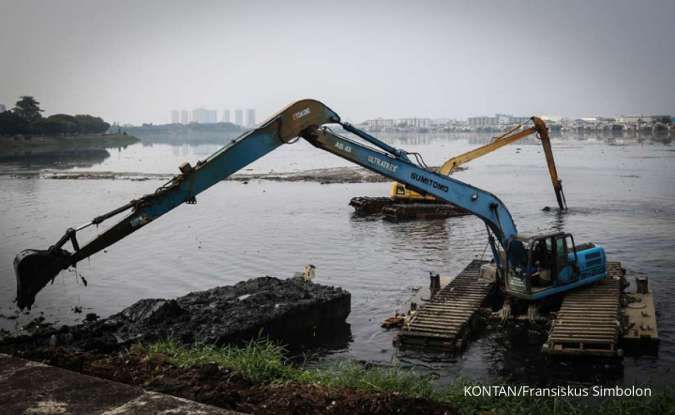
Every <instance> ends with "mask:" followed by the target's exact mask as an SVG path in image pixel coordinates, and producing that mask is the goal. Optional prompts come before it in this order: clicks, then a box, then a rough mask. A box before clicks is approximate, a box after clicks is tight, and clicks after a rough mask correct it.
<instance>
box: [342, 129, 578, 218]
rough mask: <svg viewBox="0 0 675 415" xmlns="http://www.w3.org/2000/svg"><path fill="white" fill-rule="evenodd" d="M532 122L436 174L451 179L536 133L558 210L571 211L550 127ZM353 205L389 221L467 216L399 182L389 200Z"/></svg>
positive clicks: (372, 199)
mask: <svg viewBox="0 0 675 415" xmlns="http://www.w3.org/2000/svg"><path fill="white" fill-rule="evenodd" d="M531 121H532V125H531V126H530V127H529V128H525V126H524V125H523V124H519V125H516V126H514V127H512V128H510V129H509V130H508V131H506V132H505V133H504V134H502V135H500V136H498V137H495V138H493V139H492V140H490V142H489V143H487V144H485V145H484V146H481V147H478V148H475V149H473V150H470V151H467V152H465V153H462V154H460V155H457V156H455V157H452V158H450V159H448V160H447V161H446V162H445V163H443V165H441V166H440V167H439V168H438V169H436V172H437V173H439V174H442V175H444V176H448V175H450V174H452V173H453V172H455V171H456V170H457V169H458V168H459V167H460V166H461V165H463V164H465V163H468V162H470V161H471V160H474V159H477V158H479V157H482V156H484V155H486V154H490V153H492V152H493V151H495V150H497V149H499V148H502V147H504V146H506V145H508V144H511V143H515V142H516V141H518V140H521V139H523V138H525V137H528V136H530V135H532V134H536V135H537V137H538V138H539V140H540V141H541V144H542V147H543V148H544V155H545V156H546V164H547V165H548V171H549V174H550V176H551V183H552V184H553V190H554V191H555V195H556V200H557V202H558V207H559V208H560V210H565V209H567V202H566V201H565V195H564V193H563V190H562V181H561V180H560V178H559V177H558V172H557V170H556V167H555V161H554V159H553V149H552V147H551V140H550V138H549V135H548V127H547V126H546V123H544V121H543V120H542V119H541V118H538V117H532V118H531ZM349 205H350V206H352V207H354V209H355V210H356V213H357V214H360V215H371V214H383V215H384V217H385V219H389V220H403V219H434V218H446V217H451V216H462V215H466V214H467V213H466V212H465V211H464V210H462V209H459V208H457V207H455V206H453V205H451V204H448V203H445V202H442V201H440V200H438V199H436V198H435V197H433V196H431V195H428V194H420V193H418V192H416V191H414V190H412V189H409V188H408V187H406V186H405V185H404V184H401V183H398V182H393V183H392V184H391V191H390V196H389V197H369V196H359V197H354V198H352V200H351V201H350V202H349Z"/></svg>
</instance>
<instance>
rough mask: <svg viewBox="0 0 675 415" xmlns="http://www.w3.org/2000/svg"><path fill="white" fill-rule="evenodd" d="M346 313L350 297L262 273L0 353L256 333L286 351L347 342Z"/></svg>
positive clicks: (27, 340) (23, 341)
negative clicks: (264, 275)
mask: <svg viewBox="0 0 675 415" xmlns="http://www.w3.org/2000/svg"><path fill="white" fill-rule="evenodd" d="M350 309H351V295H350V294H349V292H347V291H345V290H343V289H341V288H336V287H330V286H325V285H319V284H313V283H310V282H305V281H304V280H303V279H302V278H290V279H286V280H282V279H278V278H274V277H267V276H266V277H261V278H254V279H250V280H248V281H242V282H240V283H238V284H236V285H233V286H225V287H217V288H213V289H210V290H206V291H199V292H193V293H190V294H188V295H185V296H183V297H179V298H177V299H172V300H166V299H144V300H140V301H138V302H137V303H135V304H133V305H131V306H130V307H127V308H126V309H124V310H122V311H121V312H120V313H117V314H114V315H112V316H110V317H108V318H106V319H102V320H98V321H94V322H85V323H82V324H80V325H77V326H63V327H61V328H60V329H49V330H45V331H43V332H42V333H39V334H36V335H33V336H22V337H18V338H14V339H6V340H5V341H4V342H3V343H4V345H0V350H1V349H4V350H7V351H11V350H16V351H18V350H21V349H24V350H25V349H27V348H41V347H56V346H58V347H63V348H66V349H68V350H73V351H97V352H110V351H114V350H117V349H119V348H121V347H124V346H128V345H130V344H133V343H137V342H144V343H145V342H152V341H155V340H160V339H166V338H173V339H175V340H177V341H179V342H182V343H186V344H189V343H196V342H197V343H209V344H218V345H222V344H226V343H242V342H246V341H249V340H251V339H254V338H258V337H261V336H264V337H269V338H271V339H273V340H276V341H279V342H281V343H283V344H285V345H287V346H288V347H289V348H291V349H302V348H304V347H312V346H316V345H321V344H324V343H325V342H328V343H331V345H332V346H335V343H336V342H337V343H339V342H343V343H345V344H346V342H347V341H348V340H349V326H348V325H347V324H346V323H345V319H346V318H347V316H348V315H349V312H350ZM337 347H339V345H338V346H337Z"/></svg>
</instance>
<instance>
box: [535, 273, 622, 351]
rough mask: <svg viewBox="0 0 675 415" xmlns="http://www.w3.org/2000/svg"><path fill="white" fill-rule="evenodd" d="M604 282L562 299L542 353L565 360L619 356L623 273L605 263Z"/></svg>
mask: <svg viewBox="0 0 675 415" xmlns="http://www.w3.org/2000/svg"><path fill="white" fill-rule="evenodd" d="M607 273H608V276H607V278H606V279H604V280H602V281H600V282H598V283H597V284H595V285H592V286H590V287H585V288H580V289H578V290H575V291H573V292H571V293H569V294H567V295H566V296H565V299H564V300H563V303H562V305H561V306H560V311H559V312H558V314H557V316H556V318H555V320H553V322H552V323H551V331H550V333H549V336H548V340H547V341H546V343H545V344H544V348H543V350H544V352H546V353H549V354H554V355H568V356H608V357H613V356H621V355H622V353H623V352H622V351H621V349H619V340H620V334H621V333H620V326H621V325H620V316H619V312H620V296H621V291H622V285H623V278H624V274H625V271H624V270H623V268H621V263H620V262H608V263H607Z"/></svg>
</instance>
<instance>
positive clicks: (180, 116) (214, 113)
mask: <svg viewBox="0 0 675 415" xmlns="http://www.w3.org/2000/svg"><path fill="white" fill-rule="evenodd" d="M232 112H234V114H235V116H234V117H235V118H234V120H232V119H231V118H230V114H231V113H232ZM244 115H245V117H244ZM169 118H170V120H171V123H172V124H190V123H197V124H214V123H218V122H226V123H233V124H235V125H240V126H242V127H254V126H256V125H257V120H256V110H255V109H254V108H246V109H245V110H244V109H243V108H237V109H234V110H232V109H225V110H223V111H222V116H221V117H220V118H219V117H218V110H214V109H208V108H204V107H199V108H195V109H193V110H192V111H188V110H186V109H183V110H177V109H173V110H171V111H170V112H169Z"/></svg>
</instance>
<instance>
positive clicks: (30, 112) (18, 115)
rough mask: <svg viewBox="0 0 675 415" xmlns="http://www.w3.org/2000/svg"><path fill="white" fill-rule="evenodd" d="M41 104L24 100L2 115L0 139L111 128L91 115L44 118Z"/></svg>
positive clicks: (94, 132)
mask: <svg viewBox="0 0 675 415" xmlns="http://www.w3.org/2000/svg"><path fill="white" fill-rule="evenodd" d="M43 111H44V110H42V109H41V108H40V103H39V102H37V101H36V100H35V98H33V97H31V96H22V97H20V98H19V100H18V101H17V102H16V106H15V107H14V108H13V109H11V110H8V111H4V112H0V135H10V136H12V135H18V134H24V135H25V134H36V135H47V136H55V135H77V134H99V133H104V132H106V131H108V129H109V128H110V124H108V123H107V122H105V121H103V119H102V118H100V117H94V116H92V115H68V114H55V115H50V116H49V117H46V118H45V117H43V116H42V114H41V113H42V112H43Z"/></svg>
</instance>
